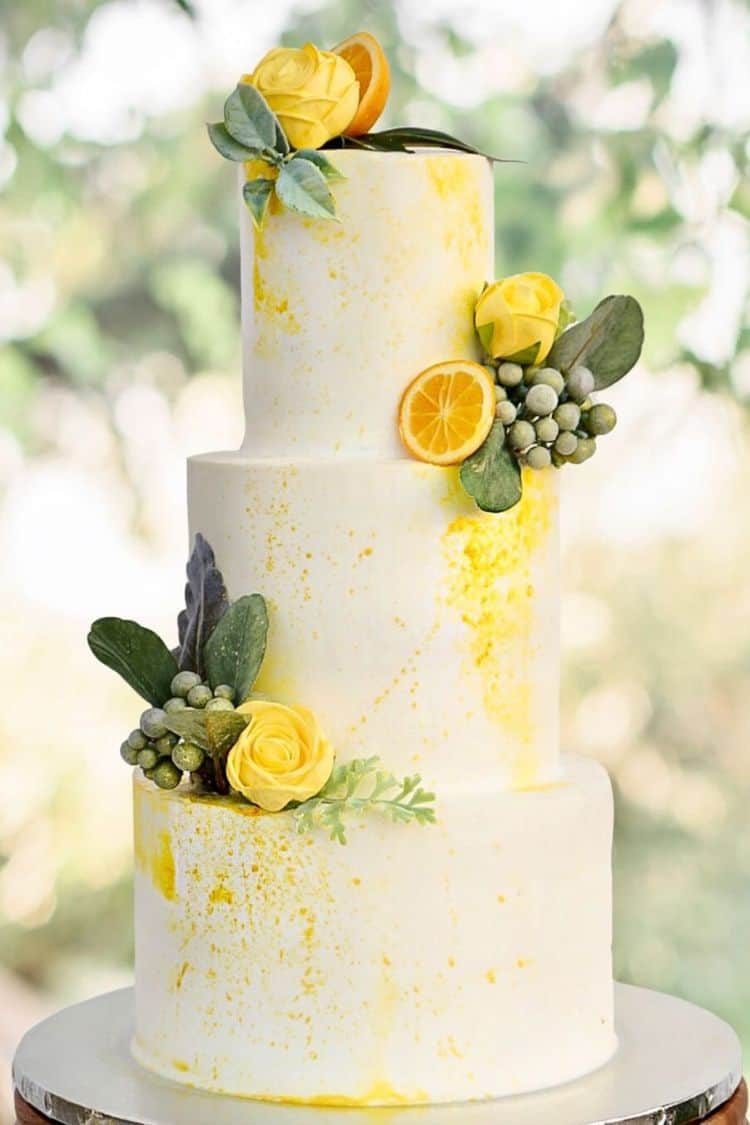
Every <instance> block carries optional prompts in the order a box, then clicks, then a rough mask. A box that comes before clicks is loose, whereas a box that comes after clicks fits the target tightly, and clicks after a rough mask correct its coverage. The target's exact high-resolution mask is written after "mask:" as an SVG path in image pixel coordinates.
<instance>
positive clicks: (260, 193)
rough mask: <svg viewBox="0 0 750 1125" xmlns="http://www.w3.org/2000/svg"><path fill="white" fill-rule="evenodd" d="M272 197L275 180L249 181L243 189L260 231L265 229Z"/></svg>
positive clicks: (243, 194)
mask: <svg viewBox="0 0 750 1125" xmlns="http://www.w3.org/2000/svg"><path fill="white" fill-rule="evenodd" d="M272 195H273V180H266V179H264V178H263V177H260V178H259V179H257V180H248V181H247V183H246V184H245V185H244V187H243V188H242V198H243V199H244V200H245V203H246V204H247V209H248V211H249V212H250V214H251V216H252V220H253V223H254V224H255V226H256V227H257V229H258V230H261V229H262V227H263V223H264V221H265V218H266V212H267V211H268V203H269V200H270V198H271V196H272Z"/></svg>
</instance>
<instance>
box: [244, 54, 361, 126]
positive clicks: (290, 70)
mask: <svg viewBox="0 0 750 1125" xmlns="http://www.w3.org/2000/svg"><path fill="white" fill-rule="evenodd" d="M242 81H243V82H247V83H249V84H250V85H251V86H255V88H256V89H257V90H258V91H259V92H260V93H261V94H262V95H263V97H264V98H265V99H266V101H267V102H268V104H269V106H270V107H271V109H272V110H273V112H274V113H275V114H276V116H277V117H278V119H279V121H280V122H281V127H282V129H283V130H284V132H285V133H286V135H287V138H288V140H289V143H290V144H291V145H292V146H293V147H294V148H320V146H321V145H324V144H325V143H326V141H329V140H330V139H331V137H337V136H339V135H340V134H341V133H343V132H344V130H345V129H346V127H347V125H349V123H350V122H351V121H352V119H353V118H354V115H355V114H356V112H357V108H358V106H359V82H358V81H357V78H356V75H355V73H354V71H353V69H352V67H351V66H350V65H349V63H348V62H347V61H346V59H344V58H342V57H341V55H334V54H333V52H332V51H319V50H318V48H317V47H315V46H314V45H313V44H312V43H306V44H305V45H304V47H299V48H297V47H276V48H275V49H274V50H273V51H269V52H268V54H267V55H265V56H264V58H262V59H261V61H260V62H259V63H258V65H257V66H256V68H255V70H254V71H253V73H252V74H249V75H248V74H245V75H243V77H242Z"/></svg>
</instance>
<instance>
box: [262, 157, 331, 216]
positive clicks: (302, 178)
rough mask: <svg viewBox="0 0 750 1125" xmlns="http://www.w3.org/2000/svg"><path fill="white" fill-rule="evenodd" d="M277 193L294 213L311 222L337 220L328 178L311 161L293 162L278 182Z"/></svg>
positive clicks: (285, 165) (282, 171)
mask: <svg viewBox="0 0 750 1125" xmlns="http://www.w3.org/2000/svg"><path fill="white" fill-rule="evenodd" d="M276 194H277V196H278V197H279V199H280V200H281V202H282V203H283V204H284V206H285V207H288V208H289V210H290V211H297V212H298V213H299V214H300V215H308V216H309V217H310V218H311V219H335V218H336V204H335V203H334V200H333V196H332V195H331V189H330V188H329V187H328V184H327V183H326V178H325V176H324V175H323V173H322V172H321V170H320V168H318V166H317V165H316V164H313V163H312V161H311V160H305V159H297V158H295V159H294V160H290V161H289V162H288V163H287V164H284V165H283V167H282V168H281V171H280V172H279V177H278V179H277V180H276Z"/></svg>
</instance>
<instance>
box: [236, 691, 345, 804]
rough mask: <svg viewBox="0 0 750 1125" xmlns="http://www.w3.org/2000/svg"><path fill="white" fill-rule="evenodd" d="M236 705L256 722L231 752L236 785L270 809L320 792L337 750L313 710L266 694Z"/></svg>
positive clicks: (244, 732) (242, 792) (243, 734)
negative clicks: (273, 701) (278, 700)
mask: <svg viewBox="0 0 750 1125" xmlns="http://www.w3.org/2000/svg"><path fill="white" fill-rule="evenodd" d="M237 710H238V711H241V712H242V713H243V714H245V715H250V716H251V720H252V721H251V722H250V725H249V726H247V727H246V728H245V730H244V731H243V732H242V734H241V735H240V737H239V738H238V739H237V741H236V742H235V744H234V746H233V747H232V749H231V750H230V751H229V757H228V758H227V778H228V780H229V784H230V785H231V786H232V788H233V789H236V790H237V792H238V793H241V794H242V796H243V797H246V798H247V800H248V801H252V803H253V804H254V805H259V806H260V808H262V809H265V810H266V811H267V812H279V811H280V810H281V809H283V808H284V807H285V806H286V805H288V804H289V802H290V801H306V800H307V799H308V797H314V796H315V794H316V793H319V792H320V790H321V789H322V788H323V786H324V785H325V783H326V782H327V781H328V778H329V777H330V776H331V770H332V769H333V749H332V748H331V745H330V743H329V742H328V739H327V738H326V737H325V735H324V734H323V732H322V731H321V729H320V726H319V725H318V720H317V719H316V717H315V715H314V714H313V713H312V711H308V710H307V708H306V707H286V706H284V704H283V703H271V702H269V701H267V700H263V699H254V700H250V702H248V703H243V704H242V706H241V707H238V708H237Z"/></svg>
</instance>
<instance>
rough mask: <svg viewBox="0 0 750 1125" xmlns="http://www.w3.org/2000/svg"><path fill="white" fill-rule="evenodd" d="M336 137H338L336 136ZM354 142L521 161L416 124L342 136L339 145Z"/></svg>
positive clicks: (360, 145) (387, 148)
mask: <svg viewBox="0 0 750 1125" xmlns="http://www.w3.org/2000/svg"><path fill="white" fill-rule="evenodd" d="M337 139H338V138H337ZM352 143H353V144H354V147H356V148H370V149H375V150H376V151H381V152H410V151H411V149H412V148H423V147H428V148H447V149H454V150H456V151H458V152H469V153H472V154H473V155H475V156H484V157H486V158H487V160H492V161H493V162H494V163H496V164H520V163H523V161H518V160H507V159H505V158H504V157H501V156H492V155H490V154H489V153H486V152H482V151H481V150H480V149H478V148H475V147H474V145H470V144H467V142H466V141H461V140H459V139H458V137H452V136H451V134H450V133H443V132H442V131H441V130H439V129H421V128H419V127H418V126H416V125H415V126H411V125H407V126H405V127H403V128H399V129H384V130H382V131H381V132H379V133H365V134H364V135H363V136H361V137H356V138H353V137H343V138H341V139H340V147H346V146H347V145H351V144H352Z"/></svg>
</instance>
